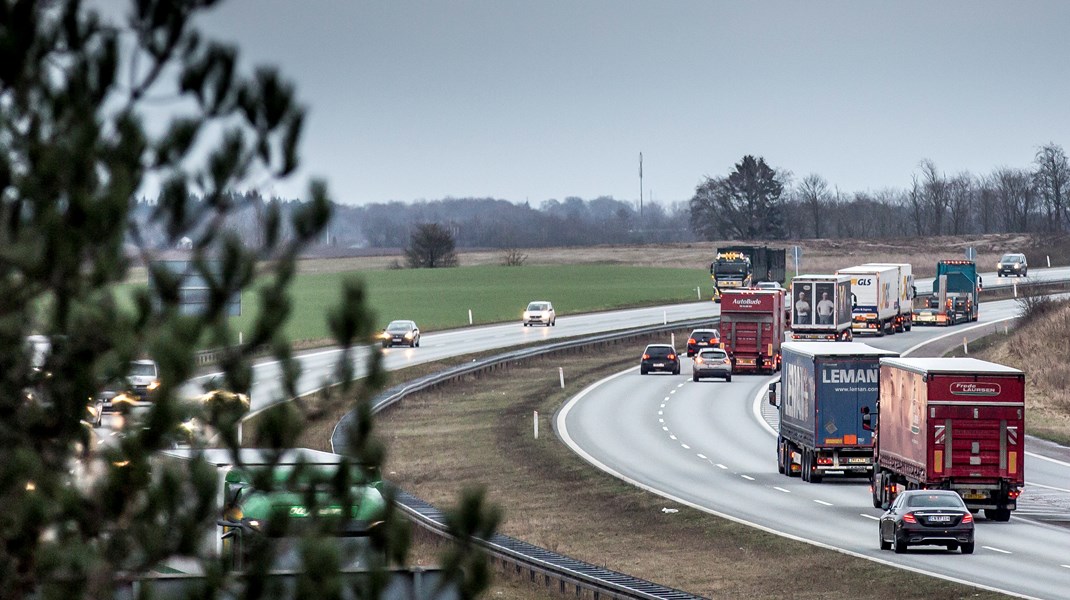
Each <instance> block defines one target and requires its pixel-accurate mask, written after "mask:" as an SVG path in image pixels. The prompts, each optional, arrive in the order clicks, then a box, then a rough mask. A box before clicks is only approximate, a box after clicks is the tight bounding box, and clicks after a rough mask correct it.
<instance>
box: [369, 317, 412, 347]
mask: <svg viewBox="0 0 1070 600" xmlns="http://www.w3.org/2000/svg"><path fill="white" fill-rule="evenodd" d="M379 338H380V339H381V340H382V342H383V348H389V347H391V346H393V345H395V344H397V345H401V346H408V347H410V348H419V347H420V328H419V327H417V326H416V322H415V321H391V322H390V324H389V325H387V326H386V330H385V331H383V333H382V334H380V335H379Z"/></svg>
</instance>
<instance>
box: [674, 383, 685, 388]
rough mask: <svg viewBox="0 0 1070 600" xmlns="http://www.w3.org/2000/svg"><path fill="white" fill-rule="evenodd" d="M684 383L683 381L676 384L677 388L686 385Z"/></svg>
mask: <svg viewBox="0 0 1070 600" xmlns="http://www.w3.org/2000/svg"><path fill="white" fill-rule="evenodd" d="M684 385H685V384H683V383H678V384H676V389H680V388H682V387H684Z"/></svg>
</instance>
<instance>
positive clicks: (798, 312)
mask: <svg viewBox="0 0 1070 600" xmlns="http://www.w3.org/2000/svg"><path fill="white" fill-rule="evenodd" d="M851 321H852V314H851V276H850V275H800V276H798V277H796V278H794V279H792V280H791V339H793V340H828V341H841V342H845V341H850V340H852V339H853V335H852V333H851Z"/></svg>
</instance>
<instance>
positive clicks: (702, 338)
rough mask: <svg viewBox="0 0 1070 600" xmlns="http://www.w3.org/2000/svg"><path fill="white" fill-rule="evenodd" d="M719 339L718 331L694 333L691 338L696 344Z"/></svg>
mask: <svg viewBox="0 0 1070 600" xmlns="http://www.w3.org/2000/svg"><path fill="white" fill-rule="evenodd" d="M716 337H718V336H717V331H716V330H714V331H692V332H691V338H692V339H693V340H695V341H696V342H708V341H710V340H711V339H714V338H716Z"/></svg>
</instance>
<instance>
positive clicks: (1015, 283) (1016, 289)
mask: <svg viewBox="0 0 1070 600" xmlns="http://www.w3.org/2000/svg"><path fill="white" fill-rule="evenodd" d="M1011 285H1013V286H1014V297H1015V298H1017V297H1018V282H1017V281H1015V282H1014V283H1012V284H1011Z"/></svg>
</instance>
